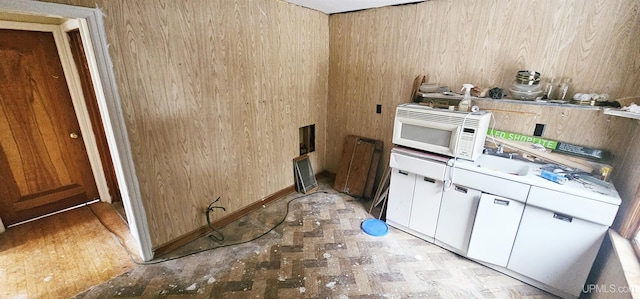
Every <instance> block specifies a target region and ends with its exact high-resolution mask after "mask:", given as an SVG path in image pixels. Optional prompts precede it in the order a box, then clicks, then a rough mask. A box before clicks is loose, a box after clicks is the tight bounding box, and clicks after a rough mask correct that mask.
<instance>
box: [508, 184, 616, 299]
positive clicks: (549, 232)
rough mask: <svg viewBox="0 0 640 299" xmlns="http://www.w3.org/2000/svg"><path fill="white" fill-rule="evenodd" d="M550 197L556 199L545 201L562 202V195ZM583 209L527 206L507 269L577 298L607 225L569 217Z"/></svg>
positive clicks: (556, 194) (578, 207)
mask: <svg viewBox="0 0 640 299" xmlns="http://www.w3.org/2000/svg"><path fill="white" fill-rule="evenodd" d="M534 189H535V187H532V190H531V191H532V196H533V197H532V196H530V197H532V200H531V201H532V202H534V203H535V202H536V201H540V200H539V199H537V198H536V192H535V190H534ZM553 193H555V196H553V197H552V198H547V199H546V200H553V201H563V200H564V198H563V196H562V194H563V193H560V192H553ZM540 194H545V195H550V194H551V193H549V192H542V193H540ZM585 201H586V199H585ZM583 208H584V206H575V207H574V209H573V210H567V211H563V212H558V211H552V210H548V209H543V208H540V207H537V206H535V205H529V203H528V202H527V206H526V207H525V209H524V213H523V215H522V221H521V223H520V227H519V229H518V235H517V236H516V240H515V243H514V245H513V250H512V252H511V257H510V259H509V263H508V265H507V268H508V269H510V270H513V271H515V272H517V273H520V274H522V275H524V276H527V277H530V278H532V279H534V280H536V281H539V282H541V283H543V284H545V285H548V286H551V287H553V288H555V289H557V290H560V291H562V292H565V293H567V294H569V295H571V296H575V297H577V296H579V295H580V293H581V290H582V287H583V285H584V283H585V280H586V278H587V275H588V274H589V271H590V270H591V266H592V265H593V261H594V260H595V257H596V255H597V253H598V250H599V249H600V244H601V243H602V240H603V238H604V235H605V233H606V231H607V229H608V226H607V225H602V224H597V223H594V222H590V221H586V220H583V219H580V218H577V217H574V216H572V215H571V214H580V213H583V212H584V211H583Z"/></svg>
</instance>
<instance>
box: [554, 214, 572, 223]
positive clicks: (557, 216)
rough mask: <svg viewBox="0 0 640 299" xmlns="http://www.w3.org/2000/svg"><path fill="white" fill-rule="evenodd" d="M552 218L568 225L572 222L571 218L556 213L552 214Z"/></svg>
mask: <svg viewBox="0 0 640 299" xmlns="http://www.w3.org/2000/svg"><path fill="white" fill-rule="evenodd" d="M553 218H555V219H558V220H561V221H564V222H569V223H571V221H573V217H571V216H567V215H562V214H558V213H553Z"/></svg>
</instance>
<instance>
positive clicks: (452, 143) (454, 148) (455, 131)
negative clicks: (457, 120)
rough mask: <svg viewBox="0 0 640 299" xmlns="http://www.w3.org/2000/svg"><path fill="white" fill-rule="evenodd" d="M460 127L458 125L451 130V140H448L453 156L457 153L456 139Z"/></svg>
mask: <svg viewBox="0 0 640 299" xmlns="http://www.w3.org/2000/svg"><path fill="white" fill-rule="evenodd" d="M461 129H462V128H461V127H460V126H457V127H455V128H454V129H453V131H451V140H450V141H449V148H450V149H451V155H452V156H454V157H456V156H457V155H458V146H457V141H458V137H459V135H460V130H461Z"/></svg>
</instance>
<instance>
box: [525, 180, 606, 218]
mask: <svg viewBox="0 0 640 299" xmlns="http://www.w3.org/2000/svg"><path fill="white" fill-rule="evenodd" d="M527 205H532V206H536V207H540V208H543V209H547V210H551V211H554V212H557V213H561V214H564V215H565V216H570V217H576V218H580V219H584V220H587V221H591V222H595V223H599V224H602V225H606V226H611V224H612V223H613V220H614V218H615V217H616V213H617V212H618V206H616V205H612V204H608V203H604V202H600V201H597V200H591V199H586V198H584V197H580V196H575V195H571V194H568V193H563V192H558V191H553V190H549V189H545V188H540V187H536V186H533V187H531V192H530V194H529V198H528V199H527Z"/></svg>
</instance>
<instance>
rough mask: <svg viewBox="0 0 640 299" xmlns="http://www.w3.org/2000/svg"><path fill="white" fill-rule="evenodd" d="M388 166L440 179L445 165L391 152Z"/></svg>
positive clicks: (442, 176)
mask: <svg viewBox="0 0 640 299" xmlns="http://www.w3.org/2000/svg"><path fill="white" fill-rule="evenodd" d="M389 166H391V168H397V169H402V170H404V171H408V172H410V173H415V174H418V175H421V176H426V177H428V178H433V179H437V180H440V181H442V180H443V178H444V171H445V168H446V166H447V165H446V164H445V163H443V162H439V161H432V160H427V159H420V158H416V157H412V156H407V155H402V154H397V153H391V158H390V159H389Z"/></svg>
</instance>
